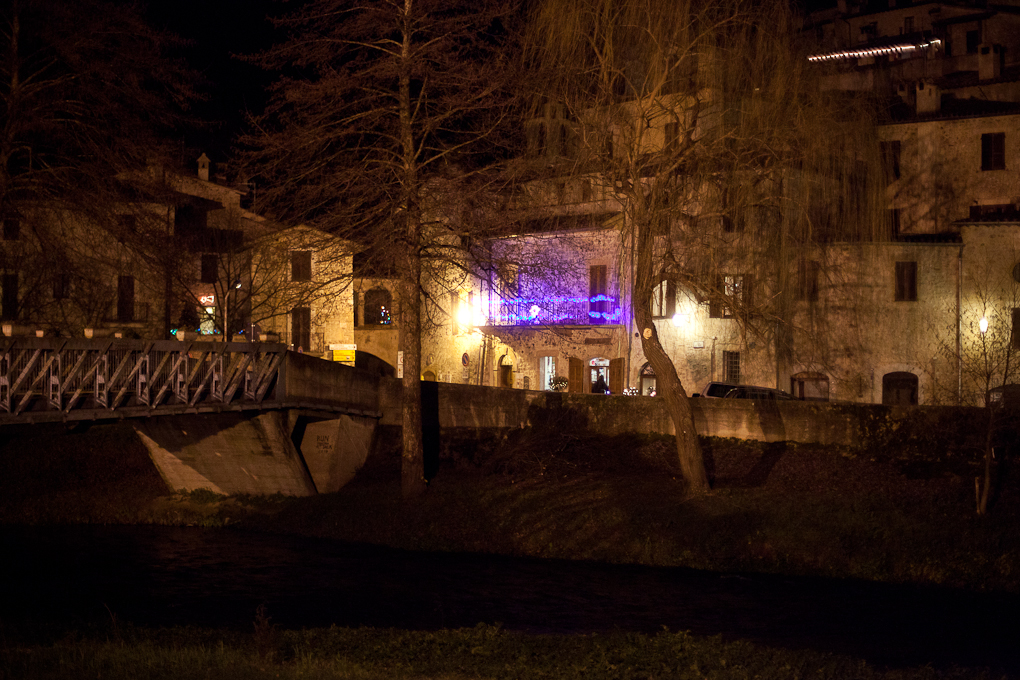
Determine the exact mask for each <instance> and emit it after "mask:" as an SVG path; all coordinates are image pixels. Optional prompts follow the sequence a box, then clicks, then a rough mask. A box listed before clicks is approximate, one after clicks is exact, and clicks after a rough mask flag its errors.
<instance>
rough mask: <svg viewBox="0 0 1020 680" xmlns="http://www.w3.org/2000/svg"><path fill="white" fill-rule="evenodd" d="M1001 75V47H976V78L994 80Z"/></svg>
mask: <svg viewBox="0 0 1020 680" xmlns="http://www.w3.org/2000/svg"><path fill="white" fill-rule="evenodd" d="M1000 75H1002V45H980V46H978V78H980V79H981V80H995V79H996V78H998V77H999V76H1000Z"/></svg>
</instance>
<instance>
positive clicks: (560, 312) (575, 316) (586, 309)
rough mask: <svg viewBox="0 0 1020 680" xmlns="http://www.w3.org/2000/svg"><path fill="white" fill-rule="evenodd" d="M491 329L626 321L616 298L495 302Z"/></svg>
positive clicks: (562, 298)
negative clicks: (494, 327)
mask: <svg viewBox="0 0 1020 680" xmlns="http://www.w3.org/2000/svg"><path fill="white" fill-rule="evenodd" d="M488 321H489V323H488V325H490V326H592V325H604V324H618V323H622V322H623V313H622V311H621V308H620V303H619V301H618V300H617V299H616V298H613V297H609V296H606V295H596V296H594V297H590V298H589V297H570V296H549V297H542V298H512V299H508V300H495V301H493V302H492V303H491V304H490V305H489V308H488Z"/></svg>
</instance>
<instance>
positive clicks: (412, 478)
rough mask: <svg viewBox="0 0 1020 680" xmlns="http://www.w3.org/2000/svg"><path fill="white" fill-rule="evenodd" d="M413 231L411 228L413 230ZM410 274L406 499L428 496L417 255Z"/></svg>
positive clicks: (405, 309)
mask: <svg viewBox="0 0 1020 680" xmlns="http://www.w3.org/2000/svg"><path fill="white" fill-rule="evenodd" d="M409 228H410V227H409ZM407 263H408V270H409V271H407V272H406V273H405V274H404V278H403V279H402V280H401V282H400V348H401V350H402V351H403V352H404V377H403V381H402V384H403V387H404V403H403V407H404V414H403V420H402V425H403V449H402V453H401V461H400V491H401V494H402V495H403V497H404V498H405V499H412V498H416V497H418V496H421V495H422V494H423V493H424V492H425V459H424V449H423V446H422V427H421V380H420V374H421V314H420V312H421V297H420V294H419V291H418V276H417V273H418V272H420V270H421V258H420V257H419V256H418V254H417V251H414V252H413V253H411V254H409V255H408V257H407Z"/></svg>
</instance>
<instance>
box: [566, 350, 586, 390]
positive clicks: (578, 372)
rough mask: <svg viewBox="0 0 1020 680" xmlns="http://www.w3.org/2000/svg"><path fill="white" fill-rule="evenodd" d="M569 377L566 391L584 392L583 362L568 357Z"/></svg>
mask: <svg viewBox="0 0 1020 680" xmlns="http://www.w3.org/2000/svg"><path fill="white" fill-rule="evenodd" d="M569 363H570V375H568V376H567V389H568V390H569V391H570V392H584V362H583V361H581V360H580V359H577V358H575V357H570V359H569Z"/></svg>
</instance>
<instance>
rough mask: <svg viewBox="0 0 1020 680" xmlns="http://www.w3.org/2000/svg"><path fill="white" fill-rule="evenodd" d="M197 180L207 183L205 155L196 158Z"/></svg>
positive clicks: (207, 170)
mask: <svg viewBox="0 0 1020 680" xmlns="http://www.w3.org/2000/svg"><path fill="white" fill-rule="evenodd" d="M198 178H199V179H201V180H205V181H206V182H208V181H209V157H208V156H206V155H205V154H202V155H201V156H199V157H198Z"/></svg>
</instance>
